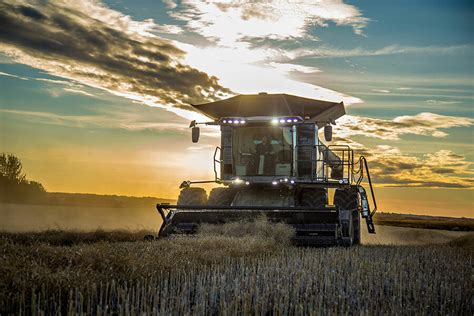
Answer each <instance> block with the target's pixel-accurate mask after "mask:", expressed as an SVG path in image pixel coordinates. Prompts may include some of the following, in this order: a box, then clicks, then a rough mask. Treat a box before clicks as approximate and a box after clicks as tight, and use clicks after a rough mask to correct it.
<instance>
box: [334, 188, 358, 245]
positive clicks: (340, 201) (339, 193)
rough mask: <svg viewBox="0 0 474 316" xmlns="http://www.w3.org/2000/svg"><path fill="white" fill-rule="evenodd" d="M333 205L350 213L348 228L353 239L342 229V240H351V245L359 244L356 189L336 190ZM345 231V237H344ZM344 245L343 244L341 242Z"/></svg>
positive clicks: (347, 231)
mask: <svg viewBox="0 0 474 316" xmlns="http://www.w3.org/2000/svg"><path fill="white" fill-rule="evenodd" d="M334 205H336V206H339V210H341V211H347V212H350V224H351V225H350V226H351V227H352V228H351V230H352V234H353V238H351V237H350V236H349V235H347V234H349V233H350V231H349V230H348V229H344V228H343V238H349V239H352V244H354V245H359V244H360V214H359V192H358V191H357V189H354V188H350V189H337V190H336V193H335V194H334ZM344 231H346V233H345V234H346V236H344ZM343 243H344V244H345V242H343Z"/></svg>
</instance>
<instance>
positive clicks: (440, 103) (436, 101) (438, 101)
mask: <svg viewBox="0 0 474 316" xmlns="http://www.w3.org/2000/svg"><path fill="white" fill-rule="evenodd" d="M425 102H426V104H429V105H446V104H458V103H461V102H459V101H442V100H426V101H425Z"/></svg>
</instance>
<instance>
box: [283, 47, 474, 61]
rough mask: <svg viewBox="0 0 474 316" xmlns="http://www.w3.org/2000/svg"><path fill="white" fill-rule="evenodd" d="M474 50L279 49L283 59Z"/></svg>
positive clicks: (445, 52) (404, 48)
mask: <svg viewBox="0 0 474 316" xmlns="http://www.w3.org/2000/svg"><path fill="white" fill-rule="evenodd" d="M473 52H474V46H473V45H453V46H400V45H389V46H385V47H383V48H380V49H374V50H370V49H365V48H362V47H356V48H352V49H341V48H335V47H330V46H327V45H321V46H319V47H317V48H307V47H304V48H297V49H291V50H279V54H280V55H281V58H282V61H288V60H294V59H297V58H308V57H312V58H348V57H363V56H385V55H396V54H436V55H450V54H460V53H469V54H472V53H473Z"/></svg>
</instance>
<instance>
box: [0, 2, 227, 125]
mask: <svg viewBox="0 0 474 316" xmlns="http://www.w3.org/2000/svg"><path fill="white" fill-rule="evenodd" d="M155 26H156V24H155V23H154V22H153V21H152V20H145V21H143V22H137V21H133V20H132V19H131V18H130V17H129V16H126V15H123V14H121V13H119V12H117V11H114V10H111V9H109V8H107V7H105V6H103V5H101V4H99V3H97V2H95V1H80V2H74V1H70V2H69V1H66V2H63V1H59V0H54V1H48V2H44V1H27V2H24V1H21V2H17V1H4V2H2V3H1V4H0V51H3V52H4V53H6V54H7V55H8V56H9V57H11V58H12V59H14V60H15V61H17V62H19V63H23V64H27V65H30V66H32V67H35V68H39V69H43V70H45V71H47V72H49V73H51V74H54V75H56V76H60V77H63V78H68V79H72V80H75V81H78V82H80V83H82V84H85V85H89V86H93V87H96V88H100V89H104V90H107V91H109V92H111V93H114V94H116V95H121V96H124V97H127V98H130V99H133V100H139V101H142V102H145V103H146V104H148V105H154V106H161V107H163V108H166V109H168V110H170V111H173V112H177V113H179V114H181V115H183V116H185V115H186V111H185V110H186V109H189V107H188V105H187V104H189V103H194V102H202V101H211V100H215V99H217V98H219V97H222V96H225V95H227V94H229V93H230V92H231V91H230V90H229V89H227V88H225V87H223V86H221V85H220V84H219V82H218V79H217V78H216V77H213V76H210V75H208V74H206V73H204V72H202V71H200V70H197V69H195V68H193V67H191V66H189V65H186V64H184V63H183V61H182V60H183V57H184V54H185V53H184V52H183V51H182V50H181V49H179V48H178V47H176V46H175V45H174V44H173V43H171V42H170V41H168V40H165V39H162V38H160V37H158V36H156V35H154V34H152V33H153V31H154V27H155Z"/></svg>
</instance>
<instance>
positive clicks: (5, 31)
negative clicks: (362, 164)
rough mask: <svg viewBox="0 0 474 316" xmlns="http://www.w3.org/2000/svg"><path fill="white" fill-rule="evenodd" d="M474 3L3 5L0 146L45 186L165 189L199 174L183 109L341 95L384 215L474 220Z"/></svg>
mask: <svg viewBox="0 0 474 316" xmlns="http://www.w3.org/2000/svg"><path fill="white" fill-rule="evenodd" d="M473 60H474V2H472V1H357V2H355V1H344V2H342V1H338V0H321V1H289V0H288V1H283V0H280V1H277V0H274V1H271V0H267V1H194V0H192V1H173V0H163V1H162V2H160V1H158V0H155V1H152V0H149V1H136V0H133V1H132V0H130V1H105V2H100V1H10V0H3V1H2V2H1V3H0V135H1V136H0V152H8V153H14V154H15V155H17V156H18V157H19V158H20V159H21V160H22V161H23V164H24V170H25V171H26V173H27V176H28V178H30V179H33V180H36V181H39V182H41V183H43V184H44V186H45V187H46V189H47V190H48V191H60V192H90V193H98V194H121V195H133V196H156V197H163V198H175V197H176V196H177V194H178V186H179V184H180V183H181V182H182V181H183V180H187V179H210V178H212V177H213V172H212V153H213V151H214V147H215V146H216V145H218V142H219V138H218V136H219V134H218V133H216V130H214V129H203V130H202V137H201V141H200V143H199V144H198V145H196V144H192V143H191V140H190V138H191V137H190V131H189V129H188V126H189V120H190V119H194V118H200V116H199V115H198V114H196V113H194V112H192V111H190V107H189V103H198V102H206V101H211V100H217V99H220V98H224V97H228V96H232V95H235V94H238V93H258V92H261V91H266V92H269V93H289V94H295V95H300V96H305V97H310V98H317V99H324V100H331V101H338V102H340V101H344V103H345V105H346V107H347V109H346V111H347V113H348V115H347V116H345V117H343V118H341V119H339V120H338V121H337V126H336V127H335V130H334V133H335V136H336V137H335V139H334V142H337V143H349V144H350V145H351V146H352V147H353V148H354V149H356V150H358V151H359V152H360V153H363V154H364V155H366V156H367V158H368V160H369V163H370V165H371V166H372V168H371V169H372V173H373V174H374V175H375V176H374V177H375V181H376V182H377V190H376V193H377V196H378V197H379V204H380V206H379V209H381V210H383V211H396V212H410V213H418V214H432V215H451V216H469V217H474V204H473V198H474V195H473V193H474V190H473V186H474V177H473V175H474V167H473V162H474V134H473V126H472V125H473V124H474V112H473V101H474V95H473V88H474V62H473Z"/></svg>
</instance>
